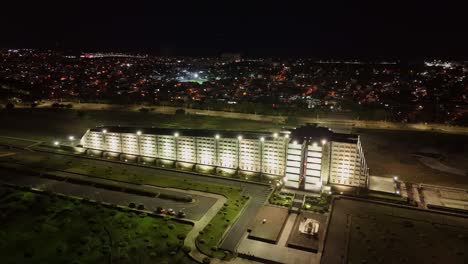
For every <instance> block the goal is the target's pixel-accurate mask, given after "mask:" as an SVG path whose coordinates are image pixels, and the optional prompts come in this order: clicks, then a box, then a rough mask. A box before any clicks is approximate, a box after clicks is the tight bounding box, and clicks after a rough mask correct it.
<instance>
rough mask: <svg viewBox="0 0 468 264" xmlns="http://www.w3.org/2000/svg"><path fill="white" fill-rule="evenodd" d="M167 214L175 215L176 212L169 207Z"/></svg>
mask: <svg viewBox="0 0 468 264" xmlns="http://www.w3.org/2000/svg"><path fill="white" fill-rule="evenodd" d="M167 214H168V215H175V214H176V212H175V211H174V209H172V208H169V209H167Z"/></svg>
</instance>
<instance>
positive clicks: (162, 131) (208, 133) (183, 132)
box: [91, 126, 289, 139]
mask: <svg viewBox="0 0 468 264" xmlns="http://www.w3.org/2000/svg"><path fill="white" fill-rule="evenodd" d="M103 129H105V130H107V132H108V133H137V131H141V133H142V134H152V135H170V136H172V135H174V134H175V133H178V134H179V136H180V137H184V136H188V137H215V136H216V135H219V136H220V137H221V138H237V137H238V136H242V138H244V139H260V138H261V137H264V138H265V139H273V133H272V132H262V131H234V130H211V129H191V128H159V127H150V128H143V127H120V126H100V127H96V128H93V129H91V131H95V132H101V131H102V130H103ZM286 134H289V131H282V132H278V136H281V137H284V135H286Z"/></svg>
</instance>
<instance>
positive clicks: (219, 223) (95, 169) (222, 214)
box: [9, 153, 248, 258]
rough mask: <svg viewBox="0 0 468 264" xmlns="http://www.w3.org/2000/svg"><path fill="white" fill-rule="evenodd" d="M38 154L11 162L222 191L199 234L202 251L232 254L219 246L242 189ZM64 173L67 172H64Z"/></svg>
mask: <svg viewBox="0 0 468 264" xmlns="http://www.w3.org/2000/svg"><path fill="white" fill-rule="evenodd" d="M31 155H32V156H34V158H32V157H31V158H30V157H26V156H22V157H21V158H20V157H12V158H10V159H9V162H10V164H11V163H16V164H18V165H20V166H24V167H28V168H33V169H34V170H35V171H36V172H40V173H46V174H50V175H57V176H60V177H67V176H66V175H65V174H66V173H76V174H82V175H86V176H91V177H95V179H96V180H97V181H99V178H102V179H110V180H116V181H121V182H122V183H133V184H135V183H136V184H147V185H153V186H158V187H167V188H176V189H182V190H196V191H201V192H209V193H214V194H220V195H222V196H225V197H226V198H227V202H226V204H225V206H223V208H222V209H221V210H220V211H219V212H218V213H217V214H216V215H215V216H214V218H213V219H212V220H211V221H210V222H209V224H208V225H207V226H206V227H205V229H204V230H203V231H202V232H201V233H200V235H199V237H198V238H197V246H198V248H199V250H200V251H201V252H203V253H204V254H206V255H208V256H211V257H218V258H229V257H230V256H231V254H230V252H225V251H222V250H218V248H217V246H218V244H219V242H220V241H221V239H222V238H223V235H224V234H225V231H226V229H228V228H229V227H230V225H231V224H232V223H233V222H234V221H235V220H236V217H237V216H238V214H239V212H240V211H241V210H242V208H243V207H244V205H245V204H246V202H247V201H248V197H247V196H242V195H241V191H242V190H241V189H240V188H236V187H230V186H223V185H218V184H214V183H206V182H202V181H192V180H187V179H178V178H175V177H168V176H161V175H155V171H152V170H149V169H145V170H138V172H137V170H132V167H127V166H122V167H117V166H112V165H111V163H109V162H105V161H101V162H93V163H87V162H86V160H83V159H80V158H76V157H69V156H59V155H50V156H47V157H43V156H41V154H38V153H31ZM61 173H65V174H62V175H60V174H61Z"/></svg>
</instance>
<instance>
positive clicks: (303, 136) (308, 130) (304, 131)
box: [291, 124, 359, 143]
mask: <svg viewBox="0 0 468 264" xmlns="http://www.w3.org/2000/svg"><path fill="white" fill-rule="evenodd" d="M358 138H359V136H358V135H356V134H342V133H335V132H333V131H332V130H331V129H329V128H326V127H318V126H317V125H316V124H307V125H305V126H301V127H298V128H295V129H292V130H291V139H292V140H297V141H298V143H302V142H304V140H311V141H314V140H315V141H320V140H322V139H325V140H327V141H339V142H345V143H356V142H357V140H358ZM317 143H318V142H317Z"/></svg>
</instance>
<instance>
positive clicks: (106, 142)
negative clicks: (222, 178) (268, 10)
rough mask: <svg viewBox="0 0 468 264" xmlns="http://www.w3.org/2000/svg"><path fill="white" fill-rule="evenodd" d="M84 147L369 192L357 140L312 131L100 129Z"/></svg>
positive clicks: (298, 185)
mask: <svg viewBox="0 0 468 264" xmlns="http://www.w3.org/2000/svg"><path fill="white" fill-rule="evenodd" d="M80 144H81V145H82V146H83V147H84V148H87V149H88V151H91V152H92V151H94V152H101V153H102V154H103V155H111V156H112V155H113V156H119V157H122V156H123V157H125V159H127V158H128V159H132V158H133V159H139V160H144V161H148V162H162V163H165V162H166V163H171V162H172V163H174V162H175V163H177V164H188V165H191V166H193V165H197V166H210V167H216V168H219V169H227V170H237V171H243V172H253V173H262V174H264V175H268V176H271V177H280V178H283V180H284V183H285V186H286V187H289V188H295V189H304V190H309V191H320V190H322V188H323V187H324V186H330V185H344V186H353V187H360V188H366V187H367V178H368V169H367V165H366V162H365V159H364V153H363V151H362V148H361V143H360V139H359V136H357V135H351V134H338V133H333V132H331V131H330V130H329V129H326V128H317V127H315V126H310V125H308V126H303V127H300V128H297V129H293V130H286V131H280V132H275V133H265V132H240V131H214V130H200V129H168V128H146V129H143V128H142V129H139V128H131V127H98V128H94V129H90V130H88V131H87V132H86V133H85V134H84V136H83V137H82V138H81V141H80Z"/></svg>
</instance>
